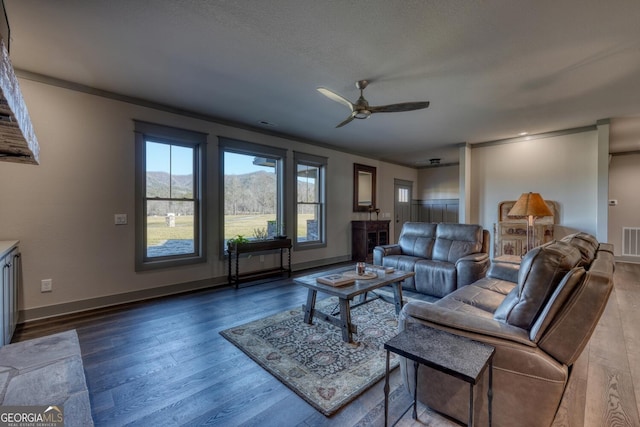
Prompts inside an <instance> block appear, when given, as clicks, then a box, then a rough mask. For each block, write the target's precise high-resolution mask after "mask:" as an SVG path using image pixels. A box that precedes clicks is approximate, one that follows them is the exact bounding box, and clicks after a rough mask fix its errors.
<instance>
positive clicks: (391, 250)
mask: <svg viewBox="0 0 640 427" xmlns="http://www.w3.org/2000/svg"><path fill="white" fill-rule="evenodd" d="M401 254H402V249H400V245H398V244H394V245H380V246H376V247H375V248H373V264H374V265H382V258H384V257H386V256H387V255H401Z"/></svg>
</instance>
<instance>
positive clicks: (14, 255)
mask: <svg viewBox="0 0 640 427" xmlns="http://www.w3.org/2000/svg"><path fill="white" fill-rule="evenodd" d="M0 268H2V275H1V279H0V297H1V300H2V302H1V303H0V323H1V328H0V329H1V331H2V336H1V337H0V345H7V344H10V343H11V338H12V337H13V332H14V331H15V329H16V324H17V323H18V283H19V281H20V271H21V266H20V250H19V248H18V242H17V241H9V242H6V241H0Z"/></svg>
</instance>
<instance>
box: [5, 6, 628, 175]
mask: <svg viewBox="0 0 640 427" xmlns="http://www.w3.org/2000/svg"><path fill="white" fill-rule="evenodd" d="M4 2H5V6H6V9H7V15H8V19H9V24H10V27H11V60H12V62H13V65H14V67H15V68H16V69H18V70H19V71H20V70H23V71H27V72H30V73H37V74H42V75H45V76H49V77H53V78H56V79H62V80H66V81H70V82H74V83H79V84H82V85H86V86H90V87H93V88H97V89H101V90H105V91H110V92H114V93H117V94H122V95H127V96H131V97H135V98H140V99H144V100H148V101H152V102H155V103H159V104H164V105H168V106H172V107H177V108H180V109H184V110H187V111H190V112H194V113H198V114H203V115H206V116H211V117H213V118H215V119H218V120H220V121H223V122H229V123H235V124H238V125H240V126H243V127H250V128H260V129H264V130H266V131H268V132H277V133H279V134H284V135H288V136H290V137H292V138H294V139H298V140H304V141H312V142H317V143H322V144H329V145H333V146H337V147H342V148H343V149H347V150H350V151H353V152H358V153H364V154H366V155H369V156H371V157H376V158H381V159H386V160H390V161H396V162H401V163H405V164H411V165H420V164H427V163H429V159H430V158H432V157H440V158H442V159H443V162H445V163H446V162H450V161H457V150H456V149H455V147H456V146H457V144H459V143H461V142H468V143H477V142H484V141H493V140H499V139H505V138H512V137H515V136H517V135H518V134H519V133H520V132H529V133H530V134H532V133H541V132H548V131H555V130H562V129H569V128H574V127H581V126H586V125H593V124H595V122H596V121H597V120H599V119H606V118H617V117H630V116H637V115H640V1H638V0H607V1H602V0H562V1H555V0H539V1H531V0H526V1H516V0H475V1H473V0H402V1H400V0H398V1H395V0H378V1H376V0H372V1H356V0H350V1H347V0H268V1H267V0H255V1H248V0H246V1H242V0H235V1H232V0H229V1H222V0H220V1H214V0H208V1H205V0H56V1H51V0H4ZM360 79H368V80H370V81H371V83H370V85H369V87H368V88H367V90H366V91H365V97H366V98H367V99H368V101H369V102H370V103H371V104H372V105H382V104H391V103H396V102H406V101H430V102H431V106H430V107H429V108H428V109H426V110H421V111H412V112H402V113H388V114H387V113H385V114H374V115H373V116H372V117H371V118H370V119H368V120H355V121H353V122H351V123H350V124H348V125H346V126H345V127H342V128H339V129H336V128H335V126H336V125H337V124H338V123H340V122H341V121H342V120H344V119H345V118H346V117H347V115H348V113H349V111H348V110H347V108H345V107H344V106H343V105H341V104H338V103H336V102H333V101H331V100H329V99H327V98H325V97H324V96H322V95H321V94H319V93H318V92H317V91H316V87H318V86H325V87H327V88H330V89H332V90H334V91H336V92H338V93H341V94H342V95H344V96H345V97H346V98H348V99H350V100H352V101H355V100H356V99H357V97H358V91H357V89H356V88H355V81H356V80H360ZM261 121H266V122H269V123H272V124H274V126H273V127H272V126H263V125H261V124H260V122H261Z"/></svg>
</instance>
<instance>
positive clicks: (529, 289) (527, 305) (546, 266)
mask: <svg viewBox="0 0 640 427" xmlns="http://www.w3.org/2000/svg"><path fill="white" fill-rule="evenodd" d="M580 260H581V256H580V251H579V250H578V249H576V248H574V247H573V246H571V245H569V244H568V243H566V242H559V241H553V242H549V243H547V244H545V245H542V246H538V247H536V248H533V249H532V250H530V251H529V252H527V254H526V255H525V256H524V257H523V258H522V262H521V264H520V271H519V272H518V286H516V287H515V288H513V290H512V291H511V292H510V293H509V294H508V295H507V296H506V297H505V299H504V301H503V302H502V304H500V306H499V307H498V309H497V310H496V312H495V313H494V319H496V320H499V321H503V322H506V323H508V324H510V325H513V326H517V327H519V328H522V329H525V330H527V331H529V330H531V327H532V326H533V323H534V322H535V320H536V318H537V317H538V315H539V314H540V312H541V311H542V310H543V308H544V306H545V305H546V304H547V301H548V300H549V298H550V297H551V294H553V292H554V291H555V290H556V287H557V286H558V284H559V283H560V281H561V280H562V279H563V277H564V276H565V275H566V274H567V273H568V272H569V271H570V270H571V269H572V268H574V267H575V266H576V265H578V263H579V262H580Z"/></svg>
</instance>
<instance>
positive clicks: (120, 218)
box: [114, 214, 127, 225]
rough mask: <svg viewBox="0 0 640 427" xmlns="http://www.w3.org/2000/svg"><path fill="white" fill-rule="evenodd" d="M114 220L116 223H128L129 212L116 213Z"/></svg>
mask: <svg viewBox="0 0 640 427" xmlns="http://www.w3.org/2000/svg"><path fill="white" fill-rule="evenodd" d="M114 222H115V224H116V225H127V214H115V215H114Z"/></svg>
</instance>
